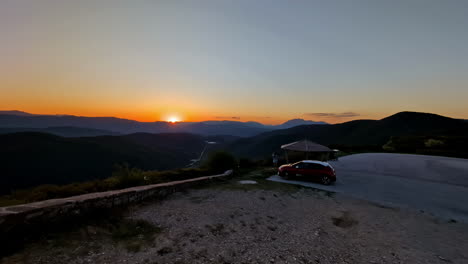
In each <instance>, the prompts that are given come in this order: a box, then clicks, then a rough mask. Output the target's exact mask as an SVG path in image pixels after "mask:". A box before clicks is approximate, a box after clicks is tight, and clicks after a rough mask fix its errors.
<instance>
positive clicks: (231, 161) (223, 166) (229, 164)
mask: <svg viewBox="0 0 468 264" xmlns="http://www.w3.org/2000/svg"><path fill="white" fill-rule="evenodd" d="M202 168H207V169H210V170H213V171H215V172H217V173H220V172H225V171H226V170H230V169H236V168H237V160H236V158H235V157H234V156H233V155H231V154H230V153H228V152H225V151H217V152H213V153H211V154H210V155H209V157H208V159H207V160H206V161H205V162H204V163H203V165H202Z"/></svg>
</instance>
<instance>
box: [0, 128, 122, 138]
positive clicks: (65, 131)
mask: <svg viewBox="0 0 468 264" xmlns="http://www.w3.org/2000/svg"><path fill="white" fill-rule="evenodd" d="M16 132H39V133H48V134H52V135H56V136H62V137H95V136H105V135H119V134H120V133H117V132H112V131H107V130H101V129H93V128H82V127H47V128H28V127H22V128H18V127H13V128H11V127H5V128H3V127H0V134H8V133H16Z"/></svg>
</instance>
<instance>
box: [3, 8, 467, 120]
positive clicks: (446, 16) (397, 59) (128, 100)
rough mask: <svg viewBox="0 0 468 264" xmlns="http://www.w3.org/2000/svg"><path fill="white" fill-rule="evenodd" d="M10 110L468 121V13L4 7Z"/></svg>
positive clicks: (139, 116) (147, 116)
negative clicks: (410, 115) (415, 116)
mask: <svg viewBox="0 0 468 264" xmlns="http://www.w3.org/2000/svg"><path fill="white" fill-rule="evenodd" d="M0 110H22V111H26V112H32V113H39V114H74V115H83V116H117V117H122V118H129V119H136V120H140V121H156V120H168V118H169V116H172V115H176V116H178V117H179V118H180V119H182V120H186V121H201V120H221V119H227V120H238V121H250V120H253V121H259V122H262V123H268V124H276V123H280V122H284V121H286V120H288V119H292V118H304V119H310V120H316V121H319V120H323V121H327V122H331V123H335V122H344V121H348V120H352V119H362V118H372V119H378V118H382V117H385V116H387V115H391V114H394V113H396V112H400V111H404V110H409V111H422V112H432V113H438V114H442V115H447V116H451V117H457V118H467V119H468V1H466V0H459V1H457V0H453V1H450V0H440V1H432V0H401V1H399V0H393V1H380V0H367V1H359V0H353V1H349V0H342V1H335V0H326V1H325V0H324V1H312V0H304V1H301V0H294V1H285V0H282V1H280V0H276V1H275V0H210V1H207V0H196V1H195V0H187V1H178V0H167V1H163V0H154V1H138V0H135V1H118V0H116V1H106V0H93V1H91V0H89V1H88V0H79V1H65V0H62V1H60V0H57V1H48V0H44V1H43V0H30V1H24V0H1V1H0Z"/></svg>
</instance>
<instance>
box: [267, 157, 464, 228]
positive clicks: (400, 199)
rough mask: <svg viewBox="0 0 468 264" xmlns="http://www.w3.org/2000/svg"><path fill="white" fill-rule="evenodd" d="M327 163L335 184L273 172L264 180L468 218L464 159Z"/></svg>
mask: <svg viewBox="0 0 468 264" xmlns="http://www.w3.org/2000/svg"><path fill="white" fill-rule="evenodd" d="M330 164H331V165H332V166H333V167H334V168H335V170H336V173H337V181H336V183H335V184H334V185H330V186H324V185H321V184H316V183H312V182H303V181H297V180H284V179H283V178H281V177H280V176H278V175H274V176H272V177H270V178H269V179H270V180H273V181H278V182H285V183H292V184H299V185H303V186H308V187H314V188H318V189H322V190H328V191H333V192H338V193H343V194H347V195H351V196H354V197H358V198H362V199H366V200H370V201H374V202H379V203H382V204H386V205H390V206H395V207H404V208H412V209H417V210H423V211H425V212H429V213H431V214H433V215H436V216H439V217H442V218H446V219H455V220H458V221H463V222H468V159H456V158H447V157H436V156H423V155H409V154H388V153H366V154H356V155H350V156H346V157H342V158H340V159H339V160H338V161H333V162H330Z"/></svg>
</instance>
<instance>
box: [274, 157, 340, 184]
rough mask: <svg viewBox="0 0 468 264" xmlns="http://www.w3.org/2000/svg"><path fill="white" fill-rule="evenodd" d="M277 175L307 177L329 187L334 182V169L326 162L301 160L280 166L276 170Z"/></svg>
mask: <svg viewBox="0 0 468 264" xmlns="http://www.w3.org/2000/svg"><path fill="white" fill-rule="evenodd" d="M278 175H280V176H283V177H294V176H301V177H307V178H310V179H315V180H319V181H320V182H321V183H322V184H324V185H329V184H331V183H332V182H335V181H336V173H335V169H333V167H332V166H331V165H330V164H328V163H327V162H322V161H317V160H303V161H299V162H296V163H293V164H286V165H283V166H280V167H279V168H278Z"/></svg>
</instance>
